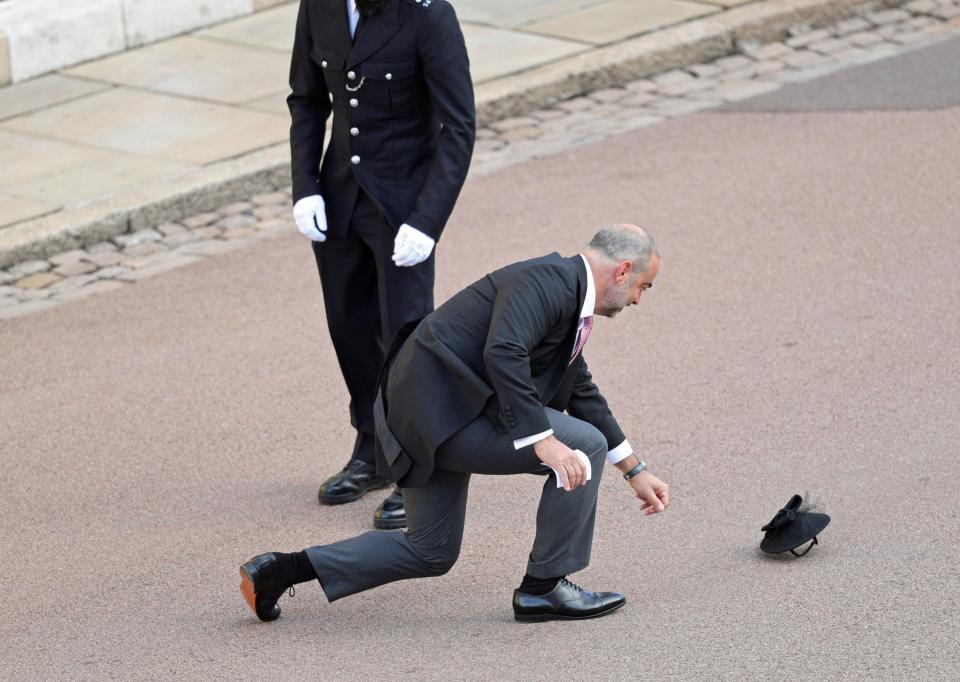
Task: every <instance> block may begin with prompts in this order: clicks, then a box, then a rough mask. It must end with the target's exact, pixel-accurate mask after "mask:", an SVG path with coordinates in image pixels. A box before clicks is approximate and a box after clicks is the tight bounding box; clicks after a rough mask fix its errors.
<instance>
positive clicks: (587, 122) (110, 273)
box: [0, 0, 960, 318]
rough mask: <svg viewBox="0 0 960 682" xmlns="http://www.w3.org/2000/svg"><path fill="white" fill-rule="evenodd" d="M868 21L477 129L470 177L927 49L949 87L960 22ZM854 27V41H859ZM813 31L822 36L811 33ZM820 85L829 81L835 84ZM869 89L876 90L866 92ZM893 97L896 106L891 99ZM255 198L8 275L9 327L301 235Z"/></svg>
mask: <svg viewBox="0 0 960 682" xmlns="http://www.w3.org/2000/svg"><path fill="white" fill-rule="evenodd" d="M949 1H950V2H952V3H953V4H951V5H943V6H941V7H958V8H960V0H949ZM863 16H864V21H865V22H867V28H866V29H865V30H860V29H863V26H862V25H859V24H858V25H856V26H854V25H852V24H850V23H849V22H838V23H837V24H834V25H829V26H827V27H826V28H825V29H823V31H822V33H823V34H824V35H825V36H826V37H824V35H821V36H818V38H819V39H820V40H846V41H848V42H849V43H850V45H853V44H854V40H853V39H854V37H856V36H858V35H861V36H862V35H877V36H878V37H879V38H878V41H876V42H874V43H872V44H870V45H869V46H868V47H865V48H863V49H858V50H842V51H839V52H838V51H832V52H829V53H828V54H819V53H817V52H815V51H814V50H815V47H816V45H817V41H812V42H811V41H804V40H800V41H796V40H793V39H789V40H787V42H782V41H775V42H771V43H767V44H762V45H761V44H755V45H746V46H744V51H743V53H741V54H738V55H732V56H726V57H722V58H720V59H716V60H713V61H710V62H703V63H695V64H689V65H687V66H686V67H685V68H682V69H673V70H670V71H666V72H663V73H660V74H657V75H654V76H652V77H650V78H640V79H637V80H634V81H630V82H628V83H625V84H623V85H622V86H618V87H610V88H604V89H601V90H597V91H594V92H592V93H589V94H588V95H586V96H581V97H577V98H573V99H570V100H566V101H563V102H559V103H557V104H556V105H554V106H550V107H545V108H542V109H538V110H535V111H532V112H530V113H529V114H528V115H526V116H522V117H512V118H509V119H503V120H499V121H495V122H493V123H491V124H490V125H489V126H488V127H482V128H480V129H479V130H478V134H477V147H476V150H475V153H474V159H473V164H472V166H471V172H470V175H471V178H473V177H477V176H480V175H486V174H489V173H493V172H496V171H498V170H501V169H503V168H507V167H509V166H512V165H515V164H518V163H521V162H524V161H527V160H529V159H536V158H543V157H545V156H549V155H553V154H557V153H562V152H565V151H567V150H570V149H573V148H575V147H578V146H581V145H584V144H589V143H592V142H596V141H598V140H602V139H604V138H608V137H611V136H615V135H620V134H622V133H624V132H626V131H628V130H634V129H637V128H641V127H646V126H650V125H656V124H657V123H659V122H661V121H663V120H666V119H669V118H674V117H678V116H685V115H688V114H691V113H695V112H698V111H704V110H707V109H713V108H716V107H721V106H723V105H725V104H726V103H730V102H742V101H744V100H747V99H750V100H751V102H750V103H749V104H746V105H742V106H743V107H750V106H753V104H754V103H764V102H765V100H766V98H764V97H759V98H758V97H757V96H758V95H762V94H763V93H768V92H779V93H784V92H785V90H784V89H783V86H784V85H786V84H790V83H794V82H802V81H807V80H810V79H811V78H815V77H819V76H822V75H824V74H827V73H831V72H834V71H840V70H845V69H849V68H850V67H851V66H854V65H857V64H863V63H870V62H875V61H876V60H879V59H881V58H885V57H889V56H892V55H896V54H902V53H904V52H908V51H913V50H915V49H916V47H917V46H918V45H923V44H930V45H933V46H932V47H929V48H927V50H925V52H927V51H929V50H933V51H934V52H938V51H944V53H945V55H946V56H945V58H941V59H939V60H938V59H933V60H931V59H930V58H929V56H927V57H926V58H925V63H927V64H934V65H937V68H941V67H942V68H943V69H945V72H944V74H940V75H938V76H937V77H938V78H939V79H940V80H941V81H944V82H949V80H950V78H951V77H952V76H951V73H950V68H951V66H952V64H953V63H954V61H955V60H954V59H953V57H954V53H955V51H956V49H957V46H958V45H960V41H952V42H946V43H944V44H943V45H936V43H937V42H938V41H944V40H945V39H947V38H950V37H952V36H958V35H960V22H945V21H942V20H936V19H933V20H931V21H930V22H929V23H928V22H923V23H917V21H916V19H917V16H918V15H913V14H910V13H908V14H907V15H906V16H905V17H901V18H900V19H899V20H895V21H893V22H890V21H889V20H888V16H887V15H880V17H879V20H878V21H876V22H874V21H873V17H874V15H873V14H871V13H869V12H865V13H864V14H863ZM854 29H857V30H856V32H854V33H850V31H851V30H854ZM881 31H882V32H883V35H881V34H880V32H881ZM918 31H919V32H920V33H921V34H922V36H923V40H922V41H921V40H917V41H911V42H905V41H903V36H905V35H913V34H916V33H917V32H918ZM806 32H807V33H812V32H814V31H813V30H812V29H809V28H807V29H806ZM792 34H793V36H794V37H802V36H804V35H805V32H804V30H802V29H797V30H795V31H793V32H792ZM884 36H886V37H884ZM790 42H793V43H794V44H797V45H799V46H798V47H792V46H791V45H790V44H788V43H790ZM860 42H863V41H860ZM915 54H917V55H919V54H920V53H919V52H917V53H915ZM803 55H812V56H814V57H816V59H815V61H814V62H807V61H805V60H803V59H797V57H799V56H803ZM914 62H915V60H914V59H913V58H912V56H908V57H906V58H904V59H901V60H899V61H898V68H900V69H901V70H902V69H911V68H913V69H914V71H913V72H912V73H914V74H915V75H916V77H917V78H919V77H920V76H921V75H922V74H921V73H920V72H919V71H917V69H916V67H915V66H912V65H913V64H914ZM882 71H883V69H882V68H880V67H878V68H877V70H876V72H877V73H882ZM844 73H848V72H844ZM843 78H844V74H840V75H839V76H837V82H841V83H842V81H843ZM897 80H898V82H900V83H901V85H900V87H903V82H904V81H905V80H906V81H909V80H910V79H909V78H907V79H904V78H902V77H901V78H898V79H897ZM820 82H821V83H825V84H829V83H831V81H830V80H829V79H828V80H822V81H820ZM908 86H909V83H908ZM841 89H842V88H841ZM870 89H871V88H870V87H868V88H867V91H869V90H870ZM947 89H948V90H949V88H947ZM772 96H773V97H779V96H780V95H772ZM885 96H886V97H887V98H888V99H889V98H890V95H889V93H887V95H885ZM944 96H946V97H952V98H953V99H950V100H949V101H951V102H955V101H957V100H956V93H953V94H949V95H944ZM824 97H826V98H827V99H829V97H830V94H829V93H826V94H825V95H824ZM894 99H896V98H894ZM901 99H902V98H901ZM821 100H823V97H821ZM761 108H762V107H761ZM247 196H248V197H250V199H249V200H248V201H239V202H238V201H232V202H224V203H222V204H221V205H219V206H218V207H217V208H215V209H214V210H205V211H203V212H199V213H197V214H195V215H192V216H190V217H187V218H184V219H182V220H179V221H168V222H164V223H163V224H158V225H157V226H156V228H154V227H153V226H151V225H141V226H139V228H138V229H137V230H135V231H132V232H130V233H127V234H120V235H117V236H114V237H113V238H112V239H110V240H108V241H104V242H101V243H99V244H95V245H93V246H90V247H87V248H86V249H72V250H69V251H64V252H63V253H61V254H59V255H56V256H53V257H51V258H50V259H48V260H43V259H41V260H34V261H29V262H25V263H20V264H19V265H16V266H14V267H11V268H8V269H6V270H0V318H10V317H15V316H17V315H20V314H27V313H30V312H35V311H38V310H42V309H47V308H49V307H51V306H52V305H55V304H59V303H64V302H67V301H72V300H77V299H78V298H82V297H83V295H84V293H83V292H85V291H87V292H89V293H90V295H92V294H94V293H98V292H100V291H103V290H108V289H109V287H106V286H104V283H106V282H117V281H120V282H134V281H138V280H141V279H145V278H148V277H153V276H156V275H159V274H161V273H163V272H167V271H169V270H171V269H174V268H177V267H181V266H183V265H189V264H191V263H194V262H197V261H198V260H199V259H202V258H208V257H213V256H216V255H219V254H222V253H226V252H229V251H233V250H236V249H239V248H243V247H245V246H248V245H250V244H252V243H255V242H256V241H258V240H261V239H269V238H275V237H281V236H284V235H292V234H294V227H293V224H292V221H291V219H290V192H289V188H284V189H282V190H280V191H272V192H264V193H259V194H253V193H252V192H251V193H249V194H247Z"/></svg>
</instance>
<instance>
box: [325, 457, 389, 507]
mask: <svg viewBox="0 0 960 682" xmlns="http://www.w3.org/2000/svg"><path fill="white" fill-rule="evenodd" d="M388 485H390V481H388V480H387V479H385V478H380V477H379V476H377V474H376V471H375V470H374V469H373V467H371V466H370V465H369V464H364V463H363V462H361V461H360V460H358V459H352V460H350V462H349V463H348V464H347V466H345V467H344V468H343V471H341V472H340V473H338V474H334V475H333V476H331V477H330V478H328V479H327V480H326V481H324V482H323V483H321V484H320V490H319V491H318V492H317V500H318V501H319V502H320V504H345V503H347V502H354V501H355V500H359V499H360V498H361V497H363V496H364V495H366V494H367V493H368V492H370V491H371V490H379V489H380V488H385V487H387V486H388Z"/></svg>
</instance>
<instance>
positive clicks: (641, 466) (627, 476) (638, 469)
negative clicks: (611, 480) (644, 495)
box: [623, 459, 647, 481]
mask: <svg viewBox="0 0 960 682" xmlns="http://www.w3.org/2000/svg"><path fill="white" fill-rule="evenodd" d="M646 470H647V463H646V462H644V461H643V460H642V459H641V460H640V463H639V464H638V465H637V466H635V467H633V468H632V469H631V470H630V471H628V472H627V473H625V474H624V475H623V478H624V480H626V481H629V480H630V479H631V478H633V477H634V476H636V475H637V474H639V473H640V472H642V471H646Z"/></svg>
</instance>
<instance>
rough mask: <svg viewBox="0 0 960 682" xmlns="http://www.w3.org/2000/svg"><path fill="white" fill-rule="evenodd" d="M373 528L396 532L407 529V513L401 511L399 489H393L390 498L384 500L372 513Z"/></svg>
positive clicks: (401, 498) (401, 502)
mask: <svg viewBox="0 0 960 682" xmlns="http://www.w3.org/2000/svg"><path fill="white" fill-rule="evenodd" d="M373 527H374V528H379V529H380V530H397V529H398V528H406V527H407V513H406V512H405V511H404V509H403V495H402V494H401V492H400V488H394V490H393V492H392V493H390V497H388V498H387V499H385V500H384V501H383V502H381V503H380V506H379V507H377V511H375V512H373Z"/></svg>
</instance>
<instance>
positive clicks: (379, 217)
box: [313, 190, 434, 466]
mask: <svg viewBox="0 0 960 682" xmlns="http://www.w3.org/2000/svg"><path fill="white" fill-rule="evenodd" d="M395 236H396V233H395V231H394V230H393V229H392V228H391V227H390V225H389V224H388V223H387V221H386V219H385V218H384V217H383V214H382V213H380V210H379V209H378V208H377V206H376V204H374V203H373V200H371V199H370V197H369V196H368V195H367V194H366V192H364V191H363V190H360V192H359V193H358V195H357V203H356V205H355V207H354V209H353V215H352V217H351V218H350V227H349V229H348V230H347V234H346V235H344V236H342V237H341V236H337V235H329V236H328V237H327V240H326V241H325V242H314V243H313V253H314V256H315V257H316V260H317V269H318V270H319V271H320V284H321V286H322V287H323V301H324V306H325V308H326V313H327V327H328V328H329V330H330V338H331V339H332V341H333V347H334V349H335V350H336V352H337V361H338V362H339V363H340V371H341V373H342V374H343V379H344V381H345V382H346V384H347V390H348V391H349V393H350V423H351V424H352V425H353V427H354V428H355V429H357V441H356V445H355V446H354V451H353V457H354V458H356V459H360V460H362V461H364V462H366V463H367V464H369V465H370V466H375V460H374V450H373V433H374V427H373V401H374V399H375V398H376V390H377V379H378V378H379V373H380V366H381V365H382V364H383V354H384V350H385V348H386V346H387V345H389V343H390V339H392V338H393V335H394V334H395V333H396V331H397V329H399V328H400V327H402V326H403V325H404V324H405V323H406V322H408V321H410V320H413V319H417V318H420V317H423V316H425V315H427V314H428V313H429V312H430V311H432V310H433V280H434V254H433V253H431V254H430V257H429V258H428V259H427V260H426V261H424V262H423V263H420V264H419V265H414V266H413V267H408V268H400V267H397V266H396V265H395V264H394V263H393V260H392V256H393V241H394V237H395Z"/></svg>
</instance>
